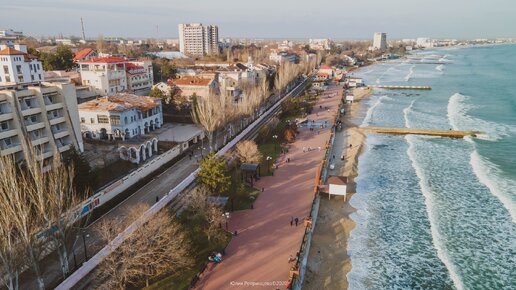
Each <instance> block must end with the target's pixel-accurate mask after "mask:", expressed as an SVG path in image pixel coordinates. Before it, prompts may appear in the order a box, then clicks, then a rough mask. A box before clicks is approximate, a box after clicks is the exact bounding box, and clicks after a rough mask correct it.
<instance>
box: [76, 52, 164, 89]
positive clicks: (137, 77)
mask: <svg viewBox="0 0 516 290" xmlns="http://www.w3.org/2000/svg"><path fill="white" fill-rule="evenodd" d="M79 68H80V72H81V79H82V84H83V85H85V86H92V87H94V88H96V90H97V92H98V93H99V94H101V95H103V96H106V95H112V94H116V93H120V92H131V93H135V94H138V95H146V94H148V92H150V90H151V88H152V84H153V79H154V75H153V71H152V62H151V61H150V60H145V61H135V62H130V61H127V60H125V59H123V58H120V57H112V56H111V57H100V58H92V59H90V60H84V61H79Z"/></svg>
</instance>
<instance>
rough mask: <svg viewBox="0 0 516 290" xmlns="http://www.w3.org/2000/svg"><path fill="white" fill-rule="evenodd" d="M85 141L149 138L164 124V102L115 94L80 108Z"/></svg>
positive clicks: (81, 105) (145, 97)
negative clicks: (142, 136) (86, 139)
mask: <svg viewBox="0 0 516 290" xmlns="http://www.w3.org/2000/svg"><path fill="white" fill-rule="evenodd" d="M79 118H80V122H81V132H82V135H83V137H84V138H91V139H105V140H115V139H119V140H127V139H131V138H133V137H135V136H140V135H146V134H149V133H150V132H152V131H154V130H156V129H157V128H160V127H161V126H162V124H163V112H162V108H161V100H160V99H158V98H151V97H147V96H136V95H132V94H116V95H113V96H107V97H102V98H98V99H96V100H91V101H88V102H84V103H82V104H80V105H79Z"/></svg>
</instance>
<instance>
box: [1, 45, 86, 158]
mask: <svg viewBox="0 0 516 290" xmlns="http://www.w3.org/2000/svg"><path fill="white" fill-rule="evenodd" d="M26 51H27V50H26V47H24V46H20V45H16V46H14V48H13V47H5V48H3V49H2V50H0V65H1V68H0V70H1V74H0V77H1V79H0V154H1V155H2V156H5V155H11V154H14V156H15V159H16V160H22V159H23V158H24V156H25V153H27V152H25V150H27V149H28V148H27V146H32V147H33V148H32V150H34V151H31V152H35V154H37V158H38V160H40V161H43V164H44V166H50V164H51V160H52V156H54V154H59V153H63V152H65V151H68V150H70V149H72V148H75V149H77V150H79V151H81V152H82V151H83V150H84V146H83V142H82V136H81V131H80V124H79V115H78V110H77V95H76V91H75V86H74V85H73V84H63V83H49V82H44V79H43V78H44V75H43V68H42V65H41V62H40V61H39V60H37V59H36V58H35V57H33V56H31V55H29V54H27V53H26Z"/></svg>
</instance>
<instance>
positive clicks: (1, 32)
mask: <svg viewBox="0 0 516 290" xmlns="http://www.w3.org/2000/svg"><path fill="white" fill-rule="evenodd" d="M0 36H1V37H7V36H12V37H16V38H19V37H23V32H21V31H14V30H12V29H0Z"/></svg>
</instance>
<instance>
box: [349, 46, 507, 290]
mask: <svg viewBox="0 0 516 290" xmlns="http://www.w3.org/2000/svg"><path fill="white" fill-rule="evenodd" d="M354 75H355V76H358V77H362V78H364V80H365V82H366V84H368V85H406V86H431V87H432V90H431V91H416V90H412V91H403V90H384V89H374V94H373V96H372V97H370V98H369V99H367V100H365V101H363V103H364V104H365V106H363V114H362V115H363V117H360V119H357V120H355V121H356V122H358V124H360V126H385V127H408V128H428V129H441V130H449V129H453V130H475V131H481V132H482V134H479V135H477V136H476V137H466V138H464V139H451V138H441V137H425V136H416V135H406V136H399V135H398V136H393V135H380V134H367V141H366V146H365V148H364V151H363V153H362V154H361V156H360V157H359V164H358V174H359V175H358V177H357V179H356V182H357V193H356V194H355V195H353V197H352V198H351V200H350V204H351V205H352V206H353V207H354V208H356V209H357V211H356V212H355V213H353V214H352V215H351V218H352V219H353V220H354V221H355V222H356V227H355V228H354V229H353V230H352V232H351V234H350V239H349V244H348V253H349V255H350V257H351V263H352V270H351V271H350V272H349V273H348V276H347V277H348V282H349V289H459V290H462V289H472V290H473V289H479V290H480V289H489V290H490V289H493V290H503V289H507V290H508V289H516V45H491V46H471V47H461V48H448V49H436V50H426V51H421V52H417V53H413V54H411V55H409V56H408V58H406V59H400V60H397V61H393V62H390V63H382V64H375V65H372V66H368V67H365V68H362V69H361V70H359V71H358V72H355V73H354Z"/></svg>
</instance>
